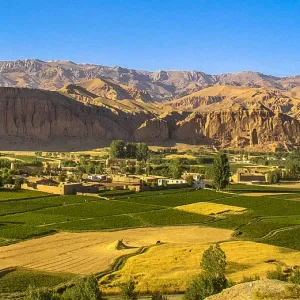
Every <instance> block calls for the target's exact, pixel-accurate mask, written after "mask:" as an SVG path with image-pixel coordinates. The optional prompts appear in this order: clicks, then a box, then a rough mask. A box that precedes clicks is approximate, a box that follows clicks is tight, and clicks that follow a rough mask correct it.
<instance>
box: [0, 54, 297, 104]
mask: <svg viewBox="0 0 300 300" xmlns="http://www.w3.org/2000/svg"><path fill="white" fill-rule="evenodd" d="M93 78H101V79H108V80H113V81H115V82H117V83H119V84H123V85H126V86H131V87H134V88H136V89H138V90H145V91H147V92H148V93H149V94H150V95H151V96H152V98H153V99H154V100H155V101H165V100H171V99H174V98H180V97H183V96H186V95H188V94H191V93H193V92H196V91H199V90H201V89H203V88H205V87H209V86H212V85H233V86H247V87H265V88H276V89H280V90H284V91H289V90H291V89H293V88H294V87H296V86H299V85H300V75H298V76H292V77H276V76H270V75H264V74H262V73H258V72H241V73H230V74H220V75H209V74H206V73H204V72H198V71H155V72H149V71H139V70H133V69H128V68H122V67H119V66H115V67H106V66H100V65H93V64H76V63H74V62H71V61H48V62H45V61H41V60H38V59H26V60H16V61H2V62H0V86H6V87H8V86H10V87H27V88H38V89H46V90H57V89H59V88H62V87H63V86H65V85H68V84H71V83H79V82H81V81H86V80H89V79H93Z"/></svg>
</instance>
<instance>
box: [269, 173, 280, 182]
mask: <svg viewBox="0 0 300 300" xmlns="http://www.w3.org/2000/svg"><path fill="white" fill-rule="evenodd" d="M280 179H281V174H280V172H279V171H278V170H277V171H273V172H268V173H267V174H266V181H267V182H268V183H278V182H279V181H280Z"/></svg>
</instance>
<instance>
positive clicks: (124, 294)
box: [120, 280, 137, 300]
mask: <svg viewBox="0 0 300 300" xmlns="http://www.w3.org/2000/svg"><path fill="white" fill-rule="evenodd" d="M120 288H121V299H123V300H136V299H137V294H136V292H135V283H134V281H133V280H129V281H127V282H125V283H123V284H121V285H120Z"/></svg>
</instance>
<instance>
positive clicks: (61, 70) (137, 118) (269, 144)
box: [0, 60, 300, 151]
mask: <svg viewBox="0 0 300 300" xmlns="http://www.w3.org/2000/svg"><path fill="white" fill-rule="evenodd" d="M0 86H2V87H0V114H1V116H2V118H0V141H1V143H0V145H1V149H0V150H7V149H15V150H25V149H28V150H39V149H42V150H48V149H49V150H57V151H63V150H64V151H67V150H78V149H90V148H97V147H101V146H107V145H108V144H109V143H110V142H111V141H112V140H114V139H123V140H126V141H143V142H147V143H149V144H156V145H173V144H175V143H177V142H183V143H188V144H209V145H215V146H220V147H223V148H234V149H237V148H238V149H240V148H246V149H255V150H260V151H267V150H268V151H270V150H275V149H279V148H281V149H292V148H298V147H299V146H300V114H299V108H300V76H294V77H285V78H280V77H274V76H267V75H263V74H261V73H254V72H242V73H235V74H222V75H207V74H205V73H202V72H196V71H191V72H188V71H158V72H148V71H136V70H131V69H125V68H120V67H114V68H111V67H104V66H96V65H90V64H84V65H83V64H81V65H79V64H75V63H73V62H66V61H51V62H43V61H40V60H23V61H21V60H19V61H12V62H0Z"/></svg>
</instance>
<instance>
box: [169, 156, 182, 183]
mask: <svg viewBox="0 0 300 300" xmlns="http://www.w3.org/2000/svg"><path fill="white" fill-rule="evenodd" d="M169 171H170V175H171V176H172V177H173V178H177V179H178V178H180V177H181V175H182V171H183V168H182V165H181V161H180V159H174V160H172V161H171V163H170V166H169Z"/></svg>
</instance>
